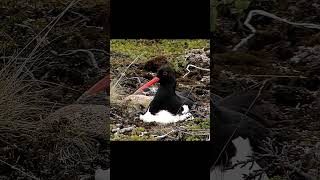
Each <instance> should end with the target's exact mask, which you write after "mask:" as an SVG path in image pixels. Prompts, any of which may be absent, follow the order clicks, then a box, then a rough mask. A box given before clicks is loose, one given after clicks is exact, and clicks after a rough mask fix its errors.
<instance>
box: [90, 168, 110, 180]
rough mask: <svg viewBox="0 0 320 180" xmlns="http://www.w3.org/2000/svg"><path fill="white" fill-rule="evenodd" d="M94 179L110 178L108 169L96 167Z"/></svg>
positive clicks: (108, 179) (103, 179)
mask: <svg viewBox="0 0 320 180" xmlns="http://www.w3.org/2000/svg"><path fill="white" fill-rule="evenodd" d="M94 179H95V180H110V169H107V170H102V169H100V168H99V169H97V170H96V172H95V175H94Z"/></svg>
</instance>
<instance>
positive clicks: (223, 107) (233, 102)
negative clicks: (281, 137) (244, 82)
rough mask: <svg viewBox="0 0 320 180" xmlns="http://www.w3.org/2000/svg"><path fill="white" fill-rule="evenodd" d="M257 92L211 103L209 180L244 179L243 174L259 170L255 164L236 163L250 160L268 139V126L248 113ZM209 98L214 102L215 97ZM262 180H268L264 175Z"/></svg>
mask: <svg viewBox="0 0 320 180" xmlns="http://www.w3.org/2000/svg"><path fill="white" fill-rule="evenodd" d="M257 93H258V91H256V90H250V91H243V92H241V93H236V94H232V95H230V96H228V97H226V98H221V99H220V100H218V101H216V102H211V122H212V123H211V129H212V130H213V132H212V133H213V135H212V136H213V137H214V139H213V143H212V146H211V148H212V149H211V169H210V180H231V179H237V180H242V179H245V176H244V175H249V174H251V173H253V172H254V171H257V170H261V167H260V166H259V164H257V162H254V163H253V164H252V163H248V164H246V165H244V166H243V164H239V163H238V162H245V161H248V160H250V159H251V158H252V156H253V153H254V152H259V150H260V148H259V147H260V146H261V145H262V140H264V139H266V138H267V137H271V132H270V130H269V129H268V128H267V127H268V126H270V123H268V122H266V121H265V120H264V119H263V118H262V117H261V116H259V115H258V113H256V112H255V111H254V110H253V109H251V110H249V111H248V109H250V108H251V107H252V104H253V102H254V101H255V100H256V99H255V98H256V97H257ZM211 98H212V99H213V98H214V99H216V100H217V97H211ZM250 156H251V157H250ZM237 164H239V165H237ZM228 167H229V168H228ZM230 167H232V168H230ZM256 179H259V177H256ZM261 180H268V177H267V175H266V174H265V173H263V174H262V176H261Z"/></svg>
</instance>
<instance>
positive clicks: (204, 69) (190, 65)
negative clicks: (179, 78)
mask: <svg viewBox="0 0 320 180" xmlns="http://www.w3.org/2000/svg"><path fill="white" fill-rule="evenodd" d="M189 67H194V68H196V69H200V70H203V71H209V72H210V69H206V68H202V67H198V66H195V65H192V64H189V65H188V66H187V68H186V70H187V71H188V72H187V73H186V74H185V75H184V76H183V78H185V77H186V76H187V75H188V74H189V73H190V72H191V71H190V69H189Z"/></svg>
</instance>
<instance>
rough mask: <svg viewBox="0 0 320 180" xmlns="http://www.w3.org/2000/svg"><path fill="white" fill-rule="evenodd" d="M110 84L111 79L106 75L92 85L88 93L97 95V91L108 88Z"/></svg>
mask: <svg viewBox="0 0 320 180" xmlns="http://www.w3.org/2000/svg"><path fill="white" fill-rule="evenodd" d="M109 84H110V79H109V76H106V77H105V78H103V79H101V80H100V81H98V82H97V83H96V84H95V85H94V86H92V87H91V88H90V89H89V90H88V93H89V94H90V95H95V94H97V93H100V92H103V91H106V90H107V88H108V87H109Z"/></svg>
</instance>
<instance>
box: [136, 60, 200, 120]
mask: <svg viewBox="0 0 320 180" xmlns="http://www.w3.org/2000/svg"><path fill="white" fill-rule="evenodd" d="M157 82H159V83H160V87H159V88H158V90H157V92H156V94H155V96H154V98H153V100H152V101H151V103H150V105H149V107H148V109H147V111H146V112H145V114H143V115H140V117H139V118H140V120H143V121H145V122H158V123H163V124H166V123H173V122H178V121H183V120H186V119H189V118H192V117H193V116H192V114H191V113H190V108H191V107H192V106H193V105H194V100H192V98H191V97H188V96H187V94H188V93H183V92H177V91H176V85H177V81H176V74H175V71H174V69H173V68H171V67H170V66H169V65H163V66H161V67H160V68H159V70H158V72H157V75H156V76H155V77H154V78H153V79H152V80H150V81H149V82H147V83H146V84H144V85H143V86H141V87H140V88H139V89H138V90H137V91H136V92H135V93H134V94H136V93H138V92H141V91H143V90H144V89H146V88H148V87H150V86H152V85H153V84H155V83H157Z"/></svg>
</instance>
